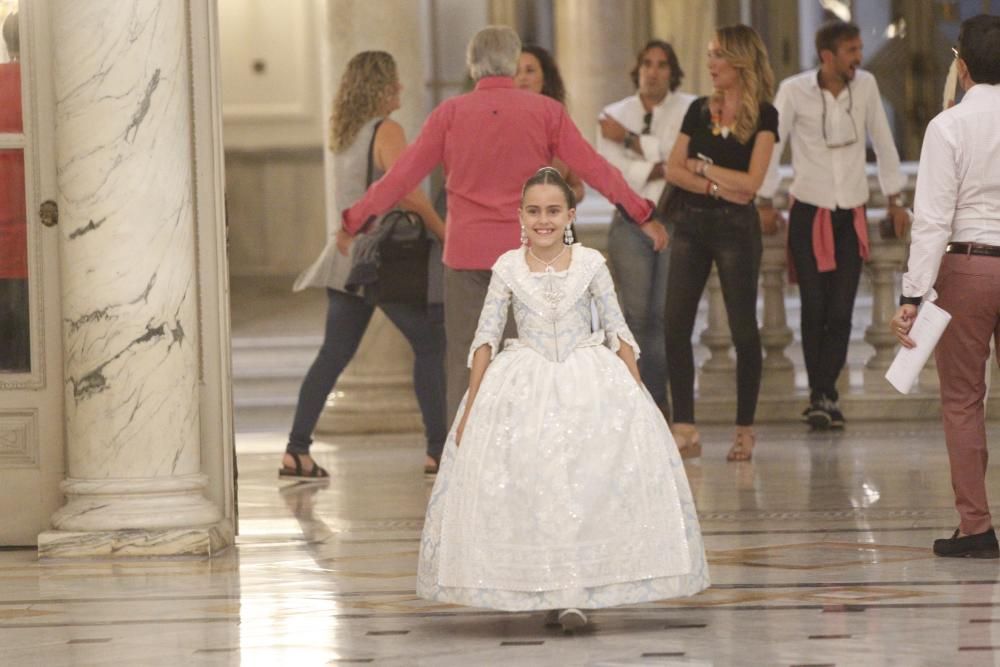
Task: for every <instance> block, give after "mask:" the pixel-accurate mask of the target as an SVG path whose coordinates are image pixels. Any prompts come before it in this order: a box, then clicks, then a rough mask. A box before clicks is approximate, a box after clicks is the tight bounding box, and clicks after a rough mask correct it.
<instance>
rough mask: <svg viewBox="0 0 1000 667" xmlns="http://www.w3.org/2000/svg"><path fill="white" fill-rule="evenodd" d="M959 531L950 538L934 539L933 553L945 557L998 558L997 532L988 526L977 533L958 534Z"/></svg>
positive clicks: (999, 548) (999, 555)
mask: <svg viewBox="0 0 1000 667" xmlns="http://www.w3.org/2000/svg"><path fill="white" fill-rule="evenodd" d="M958 532H959V531H957V530H956V531H955V534H954V535H952V536H951V538H950V539H943V540H934V555H936V556H944V557H946V558H1000V546H998V545H997V534H996V532H995V531H994V530H993V529H992V528H990V529H989V530H987V531H986V532H985V533H979V534H978V535H966V536H965V537H959V536H958Z"/></svg>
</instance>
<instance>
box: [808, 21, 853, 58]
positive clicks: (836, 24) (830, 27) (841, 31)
mask: <svg viewBox="0 0 1000 667" xmlns="http://www.w3.org/2000/svg"><path fill="white" fill-rule="evenodd" d="M860 36H861V28H859V27H858V26H857V25H855V24H854V23H848V22H847V21H827V22H826V23H824V24H823V25H821V26H820V27H819V30H817V31H816V55H817V56H818V55H820V53H821V52H822V51H830V52H832V53H836V52H837V43H838V42H843V41H845V40H848V39H856V38H858V37H860Z"/></svg>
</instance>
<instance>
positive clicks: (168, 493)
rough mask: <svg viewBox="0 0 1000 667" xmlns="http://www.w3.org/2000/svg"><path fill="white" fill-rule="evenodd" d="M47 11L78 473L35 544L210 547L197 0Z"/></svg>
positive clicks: (98, 549)
mask: <svg viewBox="0 0 1000 667" xmlns="http://www.w3.org/2000/svg"><path fill="white" fill-rule="evenodd" d="M51 17H52V53H53V86H54V92H55V94H54V97H55V99H56V100H57V102H56V108H55V119H56V127H55V142H54V143H55V152H56V155H55V158H56V165H57V184H58V203H59V208H60V213H61V215H60V223H59V229H60V245H61V248H60V251H61V252H60V256H61V276H60V277H61V283H62V312H63V323H64V324H63V346H64V365H65V369H64V370H65V406H66V448H67V464H68V474H67V478H66V480H65V481H64V482H63V484H62V490H63V492H64V493H65V494H66V505H65V506H64V507H62V508H61V509H60V510H58V511H57V512H56V513H55V514H54V515H53V517H52V525H53V528H54V530H52V531H48V532H45V533H43V534H42V535H40V536H39V556H40V557H42V558H46V557H57V558H63V557H94V556H114V557H127V556H160V555H200V556H206V555H211V554H212V553H214V552H215V551H217V550H218V549H219V548H220V547H221V546H223V545H225V544H226V543H228V540H229V536H226V535H224V534H222V532H223V530H224V528H222V527H221V526H222V524H220V523H219V522H220V518H221V517H220V512H219V510H218V508H217V507H216V506H215V505H213V504H212V503H210V502H209V501H208V500H207V499H206V498H205V497H204V491H205V487H206V483H207V478H206V476H205V475H203V474H202V473H201V441H200V436H199V427H200V422H199V380H200V373H201V360H200V356H199V345H200V341H199V333H200V331H199V322H198V319H199V312H198V309H199V303H198V299H197V294H198V284H197V276H198V271H197V268H198V267H197V258H196V257H197V233H196V226H195V201H194V176H193V173H194V159H193V156H192V141H193V139H192V137H193V134H192V133H193V123H192V89H191V75H190V73H191V68H192V63H191V60H190V57H189V42H188V40H189V32H188V31H189V22H188V14H187V5H186V3H181V2H167V3H164V2H158V1H157V0H131V1H130V2H128V3H122V2H120V1H119V0H89V1H88V2H77V1H76V0H52V2H51Z"/></svg>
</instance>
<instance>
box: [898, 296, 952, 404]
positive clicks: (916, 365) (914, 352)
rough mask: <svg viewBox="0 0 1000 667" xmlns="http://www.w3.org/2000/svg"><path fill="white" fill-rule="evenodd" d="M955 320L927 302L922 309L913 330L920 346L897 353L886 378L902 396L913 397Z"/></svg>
mask: <svg viewBox="0 0 1000 667" xmlns="http://www.w3.org/2000/svg"><path fill="white" fill-rule="evenodd" d="M950 321H951V315H949V314H948V313H946V312H945V311H943V310H941V308H939V307H938V306H935V305H934V304H933V303H931V302H930V301H925V302H924V303H923V304H922V305H921V306H920V312H919V313H917V319H916V321H914V322H913V327H912V328H911V329H910V338H912V339H913V342H914V343H916V344H917V346H916V347H913V348H906V347H900V348H899V352H898V353H896V358H895V359H893V360H892V365H891V366H889V370H888V371H886V374H885V379H886V380H888V381H889V384H891V385H892V386H893V387H895V388H896V390H897V391H899V392H900V393H902V394H909V393H910V391H911V390H912V389H913V385H914V384H916V382H917V377H919V376H920V371H921V370H922V369H923V367H924V366H925V365H926V364H927V360H928V359H930V356H931V352H933V351H934V346H935V345H937V342H938V340H940V338H941V334H942V333H944V329H945V327H947V326H948V322H950Z"/></svg>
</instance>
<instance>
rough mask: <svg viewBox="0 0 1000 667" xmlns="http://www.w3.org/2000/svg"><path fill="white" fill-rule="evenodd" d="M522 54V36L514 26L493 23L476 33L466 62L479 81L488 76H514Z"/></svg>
mask: <svg viewBox="0 0 1000 667" xmlns="http://www.w3.org/2000/svg"><path fill="white" fill-rule="evenodd" d="M520 56H521V38H520V37H518V36H517V33H516V32H514V29H513V28H508V27H507V26H505V25H491V26H487V27H485V28H483V29H482V30H480V31H479V32H477V33H476V35H475V37H473V38H472V40H471V41H470V42H469V48H468V50H467V51H466V55H465V62H466V64H467V65H468V66H469V76H471V77H472V78H473V80H475V81H479V80H480V79H482V78H483V77H487V76H514V75H515V74H516V73H517V60H518V58H519V57H520Z"/></svg>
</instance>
